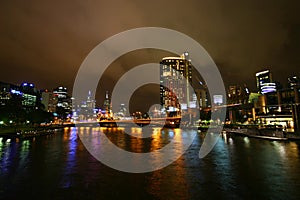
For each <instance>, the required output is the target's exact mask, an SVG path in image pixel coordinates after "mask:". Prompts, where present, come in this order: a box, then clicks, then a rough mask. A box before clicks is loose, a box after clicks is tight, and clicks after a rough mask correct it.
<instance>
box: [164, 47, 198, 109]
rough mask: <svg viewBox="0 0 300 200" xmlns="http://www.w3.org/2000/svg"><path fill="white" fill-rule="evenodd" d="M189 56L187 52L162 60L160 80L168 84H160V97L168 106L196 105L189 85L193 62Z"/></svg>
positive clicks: (179, 107) (183, 107) (184, 106)
mask: <svg viewBox="0 0 300 200" xmlns="http://www.w3.org/2000/svg"><path fill="white" fill-rule="evenodd" d="M188 56H189V55H188V53H187V52H186V53H184V54H182V55H181V56H180V57H165V58H163V59H162V61H161V62H160V81H161V83H162V84H163V85H164V86H166V87H164V86H162V85H161V86H160V99H161V104H162V105H163V106H164V107H166V108H168V107H173V108H177V109H182V110H186V109H188V108H190V107H191V106H193V105H194V104H193V103H191V101H192V100H193V97H192V96H191V94H192V91H190V87H189V83H191V82H192V64H191V61H190V60H189V57H188ZM178 74H179V75H178ZM175 94H176V95H175Z"/></svg>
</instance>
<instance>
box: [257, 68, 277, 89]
mask: <svg viewBox="0 0 300 200" xmlns="http://www.w3.org/2000/svg"><path fill="white" fill-rule="evenodd" d="M256 85H257V89H258V93H261V94H266V93H270V92H276V83H274V82H273V80H272V74H271V72H270V71H269V70H265V71H262V72H257V73H256Z"/></svg>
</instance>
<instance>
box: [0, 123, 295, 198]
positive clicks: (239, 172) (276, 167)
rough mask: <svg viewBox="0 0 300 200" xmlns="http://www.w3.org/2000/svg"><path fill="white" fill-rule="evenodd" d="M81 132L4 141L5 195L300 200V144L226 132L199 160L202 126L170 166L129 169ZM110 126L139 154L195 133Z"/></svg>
mask: <svg viewBox="0 0 300 200" xmlns="http://www.w3.org/2000/svg"><path fill="white" fill-rule="evenodd" d="M81 131H82V129H80V128H76V127H73V128H65V129H63V130H60V131H57V132H56V133H55V134H53V135H48V136H40V137H37V138H32V139H27V140H10V139H5V138H0V199H19V198H26V199H300V143H299V142H298V141H289V142H286V141H285V142H284V141H283V142H280V141H268V140H260V139H254V138H247V137H240V136H230V137H229V136H226V135H222V136H220V139H219V140H218V142H217V144H216V146H215V147H214V148H213V150H212V151H211V152H210V153H209V154H208V155H207V156H206V157H204V158H203V159H199V158H198V154H199V149H200V146H201V144H202V142H203V139H204V137H205V133H201V132H197V131H195V134H196V137H195V139H194V141H193V143H192V145H191V146H190V148H189V149H188V150H187V151H186V152H185V153H184V154H183V155H182V156H181V157H180V158H179V159H178V160H176V161H175V162H173V163H172V164H171V165H169V166H167V167H165V168H163V169H160V170H156V171H154V172H148V173H126V172H121V171H118V170H115V169H112V168H110V167H108V166H106V165H104V164H102V163H101V162H99V161H98V160H97V159H95V158H94V157H93V156H92V155H91V154H90V153H89V152H88V151H87V150H86V148H85V146H84V145H83V143H82V141H81V140H80V138H79V136H78V135H79V134H81ZM103 131H104V132H105V134H106V135H107V136H108V137H109V138H110V140H111V141H112V142H113V143H115V144H116V145H118V146H122V148H124V149H125V150H128V151H133V152H137V153H138V152H146V151H149V150H155V149H160V148H162V147H163V146H164V145H166V144H168V142H170V140H172V139H175V140H179V141H180V140H182V139H183V137H181V136H182V135H186V134H189V132H188V131H183V130H180V129H173V130H172V129H164V130H153V135H152V136H151V137H152V138H151V139H136V138H132V137H129V136H128V135H127V134H125V132H124V129H119V128H104V129H103ZM133 131H137V132H139V131H141V129H138V128H136V129H135V130H133ZM141 134H142V133H141Z"/></svg>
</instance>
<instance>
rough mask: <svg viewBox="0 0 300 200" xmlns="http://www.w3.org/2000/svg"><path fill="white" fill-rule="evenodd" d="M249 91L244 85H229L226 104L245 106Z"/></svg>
mask: <svg viewBox="0 0 300 200" xmlns="http://www.w3.org/2000/svg"><path fill="white" fill-rule="evenodd" d="M249 96H250V91H249V89H248V87H247V86H246V85H245V84H244V85H243V86H240V85H231V86H229V87H228V91H227V103H228V104H246V103H248V101H249Z"/></svg>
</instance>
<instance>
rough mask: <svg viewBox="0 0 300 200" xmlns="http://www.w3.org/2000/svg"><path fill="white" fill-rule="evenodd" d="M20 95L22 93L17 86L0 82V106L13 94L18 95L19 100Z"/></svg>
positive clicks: (5, 103)
mask: <svg viewBox="0 0 300 200" xmlns="http://www.w3.org/2000/svg"><path fill="white" fill-rule="evenodd" d="M22 95H23V93H22V92H21V90H20V87H19V86H17V85H13V84H10V83H4V82H0V106H5V105H7V103H8V101H9V100H10V99H11V98H13V97H14V96H19V97H20V100H21V97H22ZM20 102H21V101H20Z"/></svg>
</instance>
